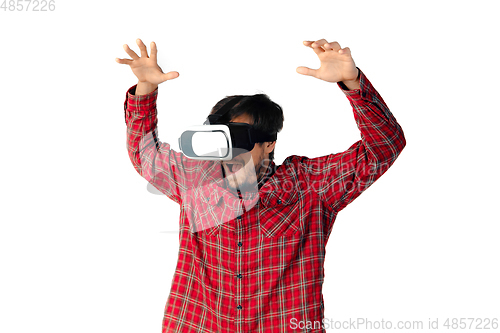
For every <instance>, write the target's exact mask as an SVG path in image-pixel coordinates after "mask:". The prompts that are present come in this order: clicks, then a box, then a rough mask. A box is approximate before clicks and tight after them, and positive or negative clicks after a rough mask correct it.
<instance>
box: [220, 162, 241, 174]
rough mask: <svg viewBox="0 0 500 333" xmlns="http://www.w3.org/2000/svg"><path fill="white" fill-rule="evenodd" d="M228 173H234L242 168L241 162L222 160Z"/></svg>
mask: <svg viewBox="0 0 500 333" xmlns="http://www.w3.org/2000/svg"><path fill="white" fill-rule="evenodd" d="M224 164H225V165H226V166H227V169H228V170H229V172H230V173H236V172H238V171H239V170H240V169H242V168H243V164H241V163H235V162H224Z"/></svg>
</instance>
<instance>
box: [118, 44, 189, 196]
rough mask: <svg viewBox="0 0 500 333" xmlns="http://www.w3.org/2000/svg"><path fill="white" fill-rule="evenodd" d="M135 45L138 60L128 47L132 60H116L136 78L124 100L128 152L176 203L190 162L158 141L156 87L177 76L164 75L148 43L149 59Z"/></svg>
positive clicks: (140, 169)
mask: <svg viewBox="0 0 500 333" xmlns="http://www.w3.org/2000/svg"><path fill="white" fill-rule="evenodd" d="M137 45H138V46H139V48H140V50H141V57H139V56H138V55H137V54H136V53H135V52H134V51H132V50H131V49H130V48H129V47H128V45H124V49H125V51H126V52H127V54H128V55H129V56H130V57H131V58H132V59H118V58H117V59H116V61H117V62H118V63H121V64H127V65H129V66H130V68H131V69H132V71H133V73H134V75H135V76H136V77H137V78H138V83H137V85H135V86H133V87H131V88H130V89H129V90H128V91H127V95H126V97H125V103H124V109H125V123H126V124H127V150H128V154H129V157H130V160H131V161H132V164H133V165H134V168H135V169H136V171H137V172H138V173H139V174H140V175H141V176H142V177H144V178H145V179H146V180H147V181H148V182H150V183H151V184H152V185H154V186H155V187H156V188H157V189H158V190H159V191H161V192H162V193H164V194H166V195H167V196H168V197H169V198H171V199H172V200H174V201H175V202H177V203H179V204H180V203H181V194H182V192H183V191H185V184H186V181H189V179H186V178H187V175H186V172H185V168H186V165H187V164H189V163H190V162H189V161H188V159H187V158H185V157H184V156H183V155H182V153H178V152H176V151H174V150H172V149H170V145H169V144H168V143H162V142H160V141H159V139H158V129H157V122H158V120H157V110H156V99H157V96H158V85H159V84H160V83H162V82H165V81H167V80H171V79H174V78H176V77H178V76H179V73H177V72H169V73H167V74H165V73H163V71H162V70H161V68H160V67H159V66H158V64H157V49H156V44H155V43H154V42H152V43H151V56H150V57H148V53H147V49H146V46H145V45H144V43H142V41H141V40H140V39H138V40H137Z"/></svg>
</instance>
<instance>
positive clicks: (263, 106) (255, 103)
mask: <svg viewBox="0 0 500 333" xmlns="http://www.w3.org/2000/svg"><path fill="white" fill-rule="evenodd" d="M234 98H237V99H238V100H239V102H237V103H236V104H235V105H234V107H233V108H232V109H231V110H229V112H227V113H226V114H225V115H224V116H222V117H221V118H220V119H219V121H220V122H224V123H225V122H229V121H230V120H232V119H233V118H236V117H238V116H240V115H242V114H247V115H248V116H250V119H252V121H253V125H254V126H255V128H257V129H258V130H261V131H263V132H265V133H268V134H270V135H272V134H275V133H278V132H280V131H281V129H282V128H283V121H284V120H285V117H284V116H283V109H282V108H281V106H279V105H278V104H276V103H275V102H273V101H271V99H270V98H269V96H267V95H266V94H255V95H232V96H226V97H225V98H223V99H221V100H220V101H219V102H217V104H215V106H214V107H213V108H212V111H211V112H210V114H213V113H215V112H217V110H219V109H220V108H221V107H222V106H224V104H226V103H228V102H229V101H231V100H233V99H234ZM257 144H258V145H260V146H262V145H263V144H264V143H263V142H262V143H257ZM269 159H270V160H271V161H272V160H274V149H273V151H272V152H270V153H269Z"/></svg>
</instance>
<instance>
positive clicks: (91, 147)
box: [0, 0, 500, 333]
mask: <svg viewBox="0 0 500 333" xmlns="http://www.w3.org/2000/svg"><path fill="white" fill-rule="evenodd" d="M4 3H5V2H4ZM21 3H23V4H24V5H25V6H26V4H27V3H28V1H24V2H23V1H21ZM496 4H497V2H496V1H477V2H474V4H473V2H471V1H418V2H403V1H356V2H351V1H349V2H348V1H309V2H307V3H306V2H289V1H286V2H285V1H274V2H273V1H252V2H244V3H243V2H235V1H190V2H182V3H181V2H174V1H162V2H159V1H141V2H138V1H106V2H102V1H80V2H77V1H76V2H75V1H73V2H70V1H61V0H55V10H54V11H46V12H34V11H31V10H28V11H26V9H24V10H23V11H17V10H12V11H11V10H9V1H7V4H6V7H4V8H5V9H4V8H2V9H1V10H0V28H1V31H2V34H1V35H0V40H1V44H0V47H1V52H0V59H1V61H0V73H1V76H0V78H1V79H0V92H1V94H2V103H1V106H0V108H1V131H0V135H1V139H2V146H3V147H4V148H3V150H2V154H1V158H2V163H1V189H2V198H3V199H2V208H1V226H0V228H1V229H0V265H1V266H0V267H1V275H0V279H1V281H0V282H1V283H0V318H1V319H0V332H5V333H18V332H51V333H56V332H58V333H59V332H72V333H79V332H85V333H87V332H99V333H100V332H102V333H109V332H120V333H129V332H141V333H146V332H151V333H154V332H160V330H161V321H162V316H163V310H164V306H165V303H166V301H167V297H168V294H169V291H170V285H171V280H172V277H173V274H174V271H175V265H176V262H177V254H178V246H179V240H178V218H179V207H178V205H177V204H175V203H174V202H172V201H170V200H169V199H168V198H167V197H165V196H161V195H155V194H152V193H150V192H149V191H148V190H147V182H146V181H145V180H144V179H143V178H141V177H140V176H139V174H138V173H137V172H136V171H135V170H134V168H133V166H132V164H131V162H130V160H129V159H128V155H127V151H126V147H125V130H126V126H125V122H124V111H123V102H124V100H125V93H126V91H127V89H128V88H129V87H131V86H132V85H134V84H135V83H136V80H135V77H134V75H133V74H132V71H131V70H130V68H129V67H128V66H126V65H120V64H117V63H116V62H115V60H114V59H115V58H116V57H118V58H128V55H127V54H126V53H125V51H124V50H123V48H122V45H123V44H129V45H130V46H131V48H132V49H134V50H135V51H136V52H138V47H137V45H136V44H135V40H136V38H141V39H142V40H143V41H144V43H145V44H146V45H148V48H149V43H150V42H151V41H155V42H156V43H157V45H158V58H159V64H160V66H161V67H162V68H163V70H164V71H165V72H169V71H178V72H179V74H180V76H179V77H178V78H176V79H174V80H171V81H167V82H165V83H163V84H162V85H160V88H159V97H158V110H159V123H158V125H159V136H160V139H161V141H164V142H169V143H172V147H173V148H175V149H176V150H177V149H178V146H177V138H178V136H179V135H180V133H181V131H182V129H183V128H184V127H186V126H190V125H200V124H202V123H203V121H204V120H205V117H206V116H207V114H208V112H209V110H210V109H211V107H212V106H213V105H215V103H216V102H217V101H219V100H220V99H222V98H224V97H225V96H227V95H232V94H256V93H260V92H264V93H266V94H268V95H269V96H270V98H271V99H272V100H273V101H275V102H277V103H278V104H280V105H281V106H282V107H283V109H284V112H285V124H284V128H283V131H282V132H281V133H280V134H279V137H278V143H277V148H276V162H277V163H278V164H281V163H282V161H283V160H284V159H285V158H286V157H287V156H289V155H303V156H308V157H317V156H322V155H326V154H330V153H336V152H341V151H344V150H346V149H347V148H349V147H350V145H351V144H353V143H354V142H356V141H357V140H359V139H360V133H359V130H358V128H357V126H356V123H355V121H354V117H353V112H352V109H351V106H350V104H349V102H348V100H347V98H346V97H345V96H344V94H343V93H342V92H341V90H340V89H339V88H338V86H337V85H336V84H332V83H327V82H324V81H321V80H318V79H315V78H313V77H307V76H303V75H300V74H298V73H296V71H295V69H296V68H297V67H298V66H307V67H311V68H318V67H319V60H318V58H317V56H316V54H315V53H314V52H313V51H312V50H311V49H310V48H308V47H305V46H304V45H303V44H302V41H304V40H318V39H321V38H325V39H327V40H328V41H329V42H331V41H338V42H339V43H340V45H341V46H342V47H345V46H349V47H350V49H351V51H352V55H353V58H354V60H355V62H356V65H357V66H358V67H359V68H361V70H363V72H364V73H365V74H366V76H367V77H368V78H369V80H370V81H371V82H372V83H373V85H374V86H375V88H376V89H377V90H378V91H379V93H380V94H381V95H382V96H383V98H384V100H385V101H386V102H387V104H388V106H389V108H390V109H391V112H392V113H393V114H394V116H395V117H396V119H397V120H398V122H399V123H400V125H401V126H402V128H403V131H404V133H405V137H406V140H407V146H406V147H405V149H404V151H403V152H402V153H401V155H400V157H399V158H398V159H397V160H396V162H395V163H394V165H393V166H392V167H391V168H390V169H389V170H388V171H387V173H386V174H384V175H383V176H382V177H381V178H380V179H379V180H378V181H377V182H376V183H375V184H374V185H372V186H371V187H370V188H369V189H368V190H367V191H366V192H365V193H363V194H362V195H361V196H360V197H359V198H358V199H356V200H355V201H354V202H353V203H352V204H350V205H349V206H348V207H347V208H345V209H344V210H343V211H342V212H341V213H339V215H338V217H337V220H336V222H335V227H334V229H333V232H332V234H331V236H330V239H329V243H328V245H327V248H326V250H327V256H326V261H325V274H326V276H325V282H324V291H323V293H324V298H325V317H326V318H330V319H335V320H349V319H353V320H356V319H357V318H366V319H367V320H371V321H381V320H382V319H384V320H385V321H392V322H396V321H399V320H409V321H418V320H421V321H423V322H424V323H425V324H427V321H428V319H429V318H431V319H436V318H438V319H439V320H440V324H441V323H442V322H443V321H444V320H445V319H446V318H460V317H466V318H470V317H473V318H483V319H486V318H494V317H495V316H496V317H499V316H500V314H499V310H500V303H499V299H500V290H499V285H498V281H500V272H499V267H498V262H499V260H498V254H499V253H500V245H499V242H498V237H499V232H500V227H499V223H500V218H499V215H498V211H497V208H498V202H499V195H498V190H497V188H498V186H499V179H498V175H497V173H498V170H499V166H498V165H499V162H500V159H499V157H498V152H499V149H498V146H499V139H498V136H497V127H498V122H499V120H500V116H499V112H500V110H499V107H498V103H497V101H496V99H497V95H498V93H497V92H498V89H499V84H498V78H497V77H498V74H499V64H498V54H499V47H498V44H497V39H498V31H499V28H500V25H499V24H498V23H495V22H498V20H497V13H498V11H497V10H496V9H497V6H496ZM328 331H333V329H329V330H328ZM360 331H362V330H360ZM408 331H411V330H408ZM419 331H421V332H422V331H426V330H419ZM462 331H464V330H462ZM465 331H467V330H465Z"/></svg>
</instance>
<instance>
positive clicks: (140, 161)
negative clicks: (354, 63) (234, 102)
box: [125, 70, 406, 333]
mask: <svg viewBox="0 0 500 333" xmlns="http://www.w3.org/2000/svg"><path fill="white" fill-rule="evenodd" d="M338 85H339V87H340V88H341V90H342V91H343V92H344V94H345V95H346V96H347V98H348V100H349V101H350V103H351V105H352V107H353V111H354V119H355V121H356V123H357V126H358V128H359V130H360V132H361V140H359V141H357V142H356V143H354V144H353V145H352V146H351V147H350V148H349V149H347V150H346V151H344V152H341V153H336V154H330V155H326V156H321V157H317V158H308V157H305V156H296V155H292V156H289V157H287V158H286V159H285V161H284V162H283V164H282V165H280V166H276V165H275V164H274V163H272V164H271V166H270V170H271V171H272V172H271V173H269V174H268V175H267V176H266V177H265V179H263V181H262V182H261V183H260V184H259V188H258V191H255V192H252V193H249V194H246V193H243V195H240V194H239V193H238V195H236V194H235V193H234V192H231V191H229V190H228V189H227V188H226V187H225V186H224V183H223V175H221V170H222V169H221V165H220V162H218V161H215V162H214V161H199V160H191V159H188V158H186V157H185V156H184V155H183V154H182V153H180V152H177V151H174V150H173V149H171V147H170V145H169V144H168V143H165V142H160V141H159V140H158V135H157V111H156V98H157V94H158V89H156V90H155V91H153V92H151V93H149V94H147V95H142V96H135V95H133V94H134V93H135V86H133V87H131V88H130V89H129V90H128V91H127V96H126V100H125V122H126V124H127V144H128V153H129V156H130V159H131V160H132V163H133V165H134V167H135V169H136V170H137V172H138V173H139V174H140V175H141V176H142V177H144V178H145V179H146V180H148V181H149V182H150V183H151V184H153V185H154V186H155V187H156V188H157V189H158V190H160V191H161V192H162V193H164V194H165V195H167V196H168V197H169V198H170V199H172V200H174V201H175V202H177V203H179V205H180V206H181V213H180V222H179V227H180V233H179V243H180V248H179V253H178V261H177V267H176V271H175V274H174V277H173V280H172V286H171V291H170V295H169V297H168V300H167V304H166V307H165V314H164V318H163V333H167V332H168V333H172V332H182V333H188V332H210V333H213V332H220V333H226V332H228V333H234V332H265V333H274V332H276V333H278V332H325V330H324V327H323V326H321V323H322V320H323V318H324V305H323V294H322V286H323V280H324V269H323V264H324V260H325V246H326V244H327V242H328V238H329V235H330V233H331V231H332V227H333V223H334V221H335V219H336V217H337V214H338V212H340V211H341V210H342V209H343V208H344V207H346V206H347V205H348V204H349V203H351V202H352V201H353V200H354V199H356V198H357V197H358V196H359V195H360V194H361V193H362V192H363V191H364V190H366V189H367V188H368V187H369V186H370V185H371V184H373V182H375V181H376V180H377V179H378V178H379V177H380V176H381V175H382V174H384V173H385V171H387V169H388V168H389V167H390V166H391V165H392V164H393V163H394V161H395V160H396V158H397V157H398V156H399V154H400V153H401V151H402V150H403V148H404V147H405V145H406V141H405V137H404V134H403V131H402V129H401V126H400V125H399V124H398V123H397V121H396V119H395V118H394V116H393V115H392V113H391V112H390V111H389V108H388V107H387V105H386V104H385V102H384V101H383V99H382V97H381V96H380V95H379V93H378V92H377V91H376V90H375V88H374V87H373V86H372V84H371V83H370V81H368V79H367V78H366V76H365V75H364V74H363V72H361V70H360V89H356V90H347V87H345V86H344V85H343V84H342V83H338Z"/></svg>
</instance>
